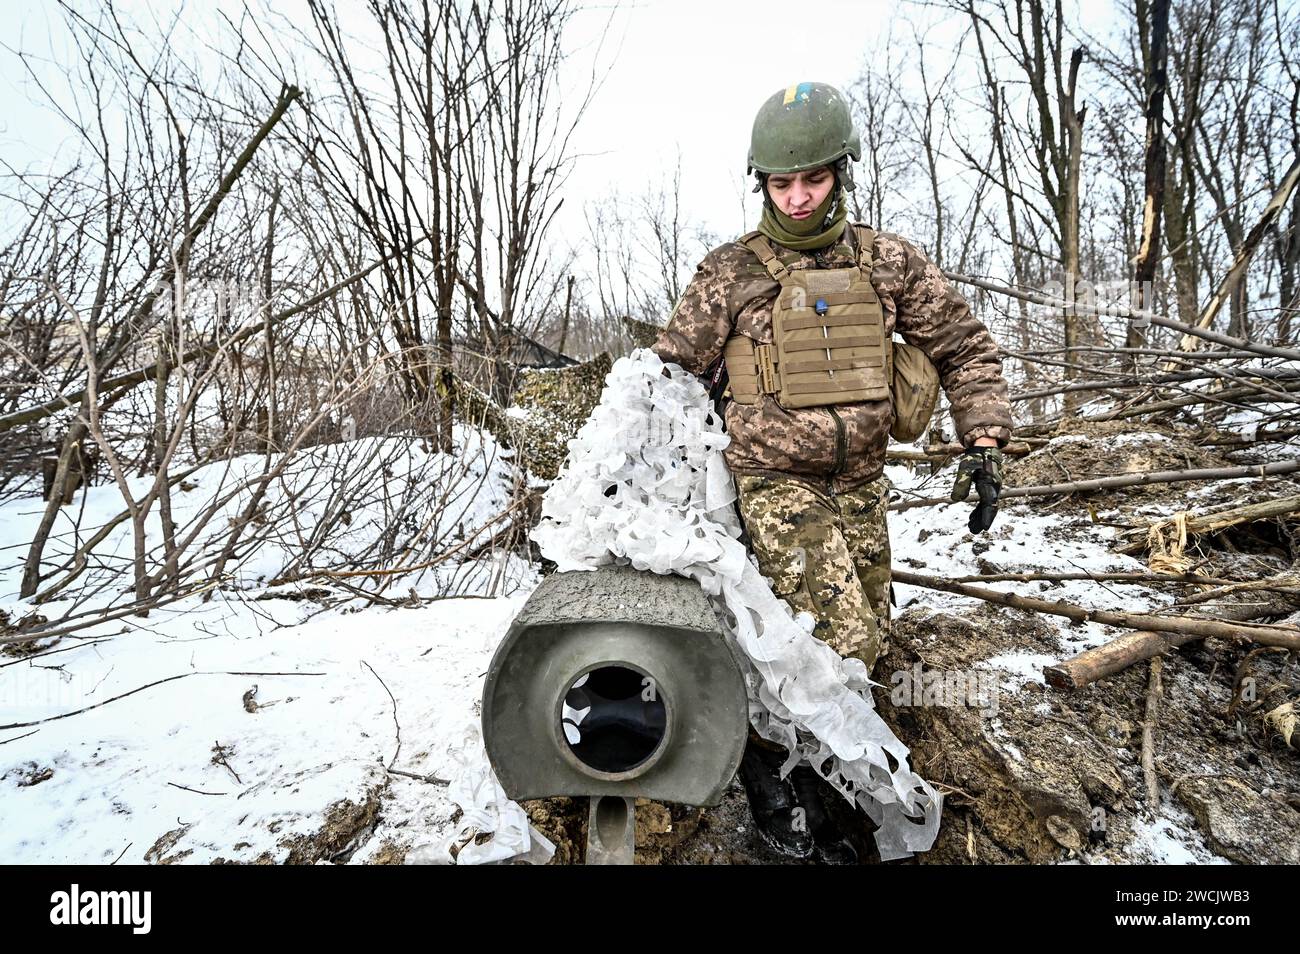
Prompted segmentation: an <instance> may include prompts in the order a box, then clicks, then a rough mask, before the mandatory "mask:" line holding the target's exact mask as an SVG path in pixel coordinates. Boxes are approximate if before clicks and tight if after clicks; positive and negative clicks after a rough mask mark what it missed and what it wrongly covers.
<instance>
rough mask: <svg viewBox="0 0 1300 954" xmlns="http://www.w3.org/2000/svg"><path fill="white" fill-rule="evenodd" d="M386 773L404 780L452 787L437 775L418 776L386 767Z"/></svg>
mask: <svg viewBox="0 0 1300 954" xmlns="http://www.w3.org/2000/svg"><path fill="white" fill-rule="evenodd" d="M384 771H385V772H387V773H388V774H390V775H401V776H402V777H403V778H413V779H415V780H416V781H417V782H427V783H428V784H430V785H450V784H451V782H449V781H447V780H446V779H445V778H438V776H436V775H416V774H415V773H414V772H404V771H402V770H401V769H395V768H389V767H387V766H385V768H384Z"/></svg>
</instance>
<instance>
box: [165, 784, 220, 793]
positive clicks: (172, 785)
mask: <svg viewBox="0 0 1300 954" xmlns="http://www.w3.org/2000/svg"><path fill="white" fill-rule="evenodd" d="M167 784H168V785H170V786H171V787H172V788H179V789H183V790H185V791H187V792H193V793H194V794H195V795H229V794H230V793H229V792H203V791H200V790H199V789H197V788H190V787H189V786H187V785H178V784H176V783H175V782H168V783H167Z"/></svg>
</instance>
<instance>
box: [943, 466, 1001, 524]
mask: <svg viewBox="0 0 1300 954" xmlns="http://www.w3.org/2000/svg"><path fill="white" fill-rule="evenodd" d="M972 482H974V484H975V492H976V493H978V494H979V503H978V504H976V505H975V509H974V510H973V511H972V512H971V515H970V522H969V523H968V524H967V526H968V527H970V532H971V533H983V532H984V531H985V530H987V529H988V528H989V527H991V526H993V518H994V517H996V516H997V513H998V494H999V493H1001V491H1002V451H1000V450H998V449H997V448H996V447H968V448H966V453H965V454H963V455H962V458H961V463H959V464H958V465H957V481H956V483H954V484H953V485H952V501H953V503H957V502H959V501H962V500H965V499H966V498H967V497H969V496H970V485H971V483H972Z"/></svg>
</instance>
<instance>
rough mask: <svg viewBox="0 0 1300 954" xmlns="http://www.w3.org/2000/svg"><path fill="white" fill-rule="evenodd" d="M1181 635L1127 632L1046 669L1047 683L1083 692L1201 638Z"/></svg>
mask: <svg viewBox="0 0 1300 954" xmlns="http://www.w3.org/2000/svg"><path fill="white" fill-rule="evenodd" d="M1198 638H1199V637H1197V636H1191V635H1186V634H1178V633H1153V632H1149V631H1146V632H1138V633H1124V634H1123V635H1121V636H1117V637H1116V638H1115V639H1112V640H1111V641H1110V642H1108V643H1106V644H1105V645H1102V646H1097V647H1094V648H1093V649H1087V650H1084V651H1083V652H1081V653H1079V654H1078V655H1077V656H1072V657H1070V658H1069V659H1066V660H1065V661H1063V662H1059V663H1057V664H1056V665H1055V666H1045V667H1043V675H1044V676H1045V677H1046V679H1047V684H1048V685H1050V686H1053V687H1054V688H1057V689H1080V688H1082V687H1083V686H1087V685H1091V684H1092V683H1094V682H1096V681H1097V680H1098V679H1105V678H1106V677H1107V676H1113V675H1114V674H1115V673H1117V672H1120V671H1122V670H1124V669H1127V668H1128V667H1129V666H1132V665H1133V664H1134V663H1139V662H1141V661H1142V660H1144V659H1151V658H1152V657H1153V656H1160V655H1163V654H1164V653H1166V652H1168V651H1169V650H1171V649H1173V648H1175V647H1177V646H1181V645H1182V644H1183V643H1187V642H1191V641H1192V640H1195V639H1198Z"/></svg>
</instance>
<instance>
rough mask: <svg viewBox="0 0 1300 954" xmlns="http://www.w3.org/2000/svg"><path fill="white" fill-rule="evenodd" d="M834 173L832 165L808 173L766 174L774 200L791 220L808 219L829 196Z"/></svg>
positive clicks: (769, 190) (833, 184) (833, 181)
mask: <svg viewBox="0 0 1300 954" xmlns="http://www.w3.org/2000/svg"><path fill="white" fill-rule="evenodd" d="M834 186H835V174H834V173H833V172H831V167H830V166H822V167H821V168H820V169H813V170H811V171H808V172H792V173H789V174H788V175H787V174H781V173H773V174H772V175H770V176H768V177H767V194H768V195H770V196H771V197H772V203H773V204H774V205H775V206H776V207H777V208H778V209H780V210H781V211H782V212H784V213H785V214H786V215H788V216H790V218H792V219H806V218H808V216H810V215H812V214H813V210H814V209H816V208H817V207H818V206H819V205H821V204H822V202H823V201H824V200H825V199H826V196H828V195H830V191H831V189H832V188H834Z"/></svg>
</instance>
